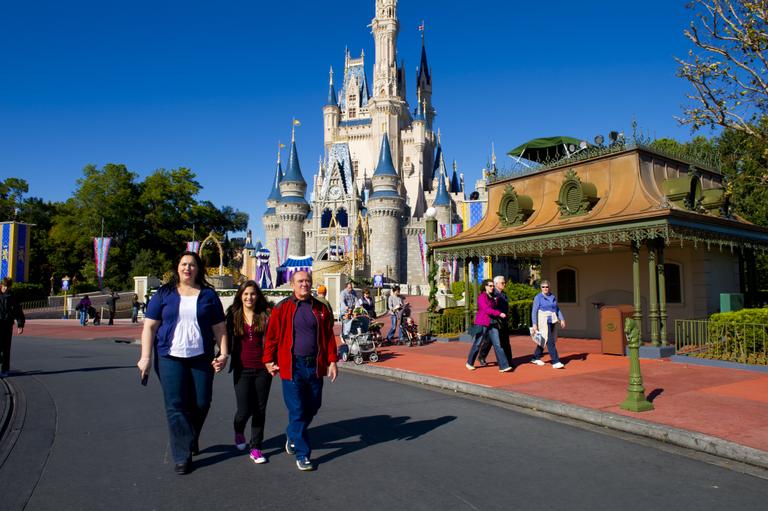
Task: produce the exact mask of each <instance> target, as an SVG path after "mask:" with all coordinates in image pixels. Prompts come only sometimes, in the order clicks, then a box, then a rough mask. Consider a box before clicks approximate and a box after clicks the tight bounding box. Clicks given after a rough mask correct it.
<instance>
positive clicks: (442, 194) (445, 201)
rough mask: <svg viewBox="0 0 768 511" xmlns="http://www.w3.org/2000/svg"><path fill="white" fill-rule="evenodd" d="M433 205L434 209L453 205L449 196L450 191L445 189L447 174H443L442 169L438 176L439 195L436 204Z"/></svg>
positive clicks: (436, 197) (436, 196)
mask: <svg viewBox="0 0 768 511" xmlns="http://www.w3.org/2000/svg"><path fill="white" fill-rule="evenodd" d="M432 205H433V206H434V207H438V206H450V205H451V197H450V195H448V190H446V189H445V174H443V170H442V169H440V172H438V174H437V195H435V202H433V203H432Z"/></svg>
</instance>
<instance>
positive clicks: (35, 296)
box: [11, 282, 48, 303]
mask: <svg viewBox="0 0 768 511" xmlns="http://www.w3.org/2000/svg"><path fill="white" fill-rule="evenodd" d="M11 291H12V292H13V296H15V297H16V300H17V301H18V302H19V303H24V302H34V301H35V300H45V299H46V297H47V296H48V293H46V291H45V289H43V285H42V284H29V283H26V282H14V283H13V286H12V287H11Z"/></svg>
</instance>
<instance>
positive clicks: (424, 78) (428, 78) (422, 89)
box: [416, 26, 435, 126]
mask: <svg viewBox="0 0 768 511" xmlns="http://www.w3.org/2000/svg"><path fill="white" fill-rule="evenodd" d="M416 95H417V96H418V98H419V103H422V104H423V109H424V110H423V112H424V118H425V119H426V121H427V126H432V121H433V120H434V118H435V109H434V108H433V107H432V71H431V70H430V69H429V64H428V63H427V47H426V45H425V44H424V27H423V26H422V27H421V60H420V61H419V68H418V71H417V72H416Z"/></svg>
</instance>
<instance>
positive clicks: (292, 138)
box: [291, 117, 301, 143]
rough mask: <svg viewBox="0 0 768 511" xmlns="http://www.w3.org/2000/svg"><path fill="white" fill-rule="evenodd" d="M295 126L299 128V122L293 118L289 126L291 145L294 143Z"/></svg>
mask: <svg viewBox="0 0 768 511" xmlns="http://www.w3.org/2000/svg"><path fill="white" fill-rule="evenodd" d="M296 126H301V122H299V120H298V119H296V118H295V117H294V119H293V125H292V126H291V143H294V142H296Z"/></svg>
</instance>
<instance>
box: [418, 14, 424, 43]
mask: <svg viewBox="0 0 768 511" xmlns="http://www.w3.org/2000/svg"><path fill="white" fill-rule="evenodd" d="M419 32H421V45H422V46H424V20H421V25H419Z"/></svg>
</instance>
